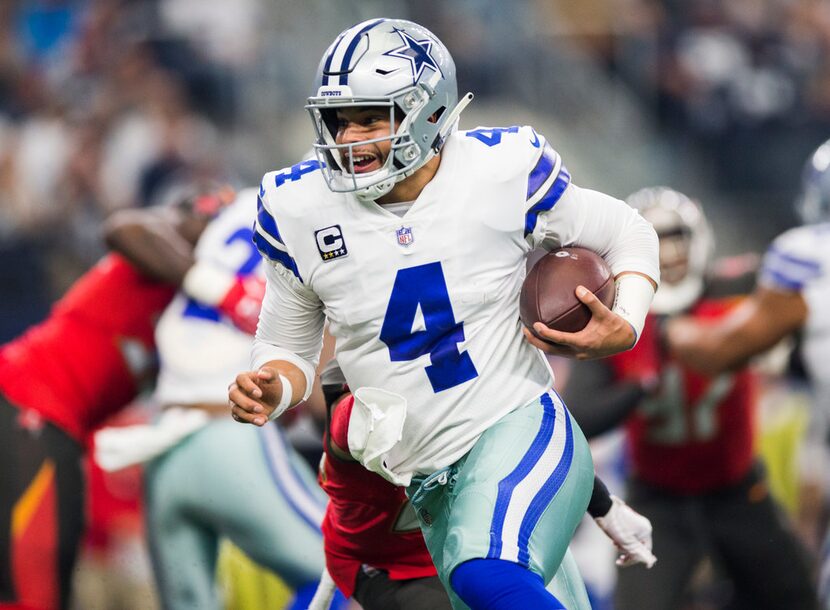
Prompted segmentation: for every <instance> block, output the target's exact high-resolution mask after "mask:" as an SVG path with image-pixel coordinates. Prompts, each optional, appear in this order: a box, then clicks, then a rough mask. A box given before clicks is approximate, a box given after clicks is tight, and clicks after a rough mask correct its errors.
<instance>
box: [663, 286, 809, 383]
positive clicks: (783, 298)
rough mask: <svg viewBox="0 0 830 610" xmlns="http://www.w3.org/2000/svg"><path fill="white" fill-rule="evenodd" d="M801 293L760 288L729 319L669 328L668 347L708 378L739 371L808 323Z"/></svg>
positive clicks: (671, 324) (681, 322)
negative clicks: (754, 358) (752, 359)
mask: <svg viewBox="0 0 830 610" xmlns="http://www.w3.org/2000/svg"><path fill="white" fill-rule="evenodd" d="M806 317H807V306H806V304H805V302H804V299H803V298H802V296H801V295H800V294H798V293H789V294H788V293H781V292H778V291H772V290H768V289H765V288H759V289H758V290H757V291H756V292H755V293H754V294H752V295H751V296H750V297H748V298H747V299H746V301H744V302H743V303H742V304H741V305H739V306H738V307H737V308H736V309H735V310H734V311H733V312H732V313H731V314H730V315H729V316H728V317H727V318H725V319H724V320H722V321H719V322H717V323H708V324H707V323H701V322H697V321H695V320H692V319H690V318H677V319H674V320H671V321H670V322H669V323H668V324H667V326H666V340H667V343H668V347H669V349H670V350H671V352H672V354H674V355H675V356H676V357H677V358H678V359H679V360H680V361H681V362H683V363H685V364H687V365H688V366H690V367H692V368H694V369H697V370H698V371H700V372H702V373H705V374H707V375H716V374H719V373H722V372H724V371H728V370H732V369H736V368H739V367H740V366H743V365H744V364H746V363H747V362H748V361H749V360H750V358H752V357H753V356H755V355H757V354H760V353H762V352H764V351H766V350H768V349H770V348H771V347H773V346H774V345H775V344H776V343H778V342H779V341H780V340H781V339H783V338H784V337H786V336H787V335H788V334H790V333H791V332H793V331H795V330H796V329H798V328H799V327H800V326H801V325H802V324H803V323H804V321H805V320H806Z"/></svg>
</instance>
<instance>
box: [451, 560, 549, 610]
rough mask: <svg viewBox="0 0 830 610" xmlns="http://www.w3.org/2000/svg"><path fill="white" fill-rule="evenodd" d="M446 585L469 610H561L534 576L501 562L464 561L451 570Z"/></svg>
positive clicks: (510, 564) (532, 573) (510, 563)
mask: <svg viewBox="0 0 830 610" xmlns="http://www.w3.org/2000/svg"><path fill="white" fill-rule="evenodd" d="M450 585H451V586H452V589H453V591H455V593H456V595H458V597H460V598H461V599H462V600H463V601H464V603H466V604H467V605H468V606H470V608H472V609H473V610H509V609H513V608H539V609H540V610H541V609H551V610H558V609H564V606H563V605H562V604H561V603H559V601H558V600H557V599H556V598H555V597H554V596H553V595H551V594H550V593H549V592H548V591H547V590H545V583H544V582H543V581H542V578H541V577H540V576H539V575H538V574H535V573H534V572H531V571H530V570H528V569H526V568H524V567H522V566H520V565H518V564H516V563H513V562H511V561H504V560H502V559H471V560H470V561H466V562H464V563H462V564H461V565H460V566H458V567H457V568H455V570H453V573H452V575H451V576H450Z"/></svg>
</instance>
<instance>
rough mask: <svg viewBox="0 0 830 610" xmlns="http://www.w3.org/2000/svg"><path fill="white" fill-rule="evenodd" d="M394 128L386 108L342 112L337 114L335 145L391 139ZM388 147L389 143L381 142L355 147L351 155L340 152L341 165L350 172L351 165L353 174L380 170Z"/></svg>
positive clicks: (347, 109)
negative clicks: (352, 163)
mask: <svg viewBox="0 0 830 610" xmlns="http://www.w3.org/2000/svg"><path fill="white" fill-rule="evenodd" d="M397 127H398V125H397V122H396V123H395V125H390V123H389V109H388V108H373V107H366V108H359V107H357V108H344V109H342V110H338V111H337V134H336V135H335V142H336V143H337V144H356V143H358V142H364V141H366V140H373V139H375V138H385V137H388V136H390V135H392V133H394V130H395V129H397ZM391 146H392V143H391V141H389V140H383V141H381V142H375V143H372V144H364V145H361V146H355V147H354V148H352V149H351V155H350V154H349V151H348V150H344V151H343V152H342V155H343V165H344V167H345V168H347V169H349V168H351V162H354V173H355V174H365V173H368V172H373V171H375V170H377V169H380V168H381V167H383V164H384V163H385V162H386V157H388V156H389V150H390V149H391Z"/></svg>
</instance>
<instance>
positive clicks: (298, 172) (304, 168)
mask: <svg viewBox="0 0 830 610" xmlns="http://www.w3.org/2000/svg"><path fill="white" fill-rule="evenodd" d="M315 169H320V162H319V161H317V160H316V159H313V160H311V161H300V162H299V163H297V164H296V165H292V166H291V167H290V168H288V169H287V170H285V171H283V172H280V173H279V174H277V175H276V176H274V183H275V184H276V185H277V188H279V187H281V186H282V185H283V184H285V183H286V182H294V181H296V180H299V179H300V178H302V177H303V176H304V175H305V174H308V173H311V172H313V171H314V170H315Z"/></svg>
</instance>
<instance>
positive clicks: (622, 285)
mask: <svg viewBox="0 0 830 610" xmlns="http://www.w3.org/2000/svg"><path fill="white" fill-rule="evenodd" d="M614 283H615V284H616V291H617V293H616V296H615V298H614V305H613V307H611V311H612V312H614V313H615V314H617V315H618V316H620V317H621V318H622V319H623V320H625V321H626V322H628V324H629V325H630V326H631V329H632V331H634V340H633V342H632V343H631V345H630V346H629V347H628V349H631V348H632V347H634V346H635V345H637V341H639V340H640V335H642V334H643V327H644V326H645V323H646V316H647V315H648V310H649V308H650V307H651V301H652V299H653V298H654V286H653V284H652V283H651V280H649V279H648V278H647V277H645V276H643V275H640V274H638V273H624V274H621V275H619V276H617V278H616V279H615V280H614Z"/></svg>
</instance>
